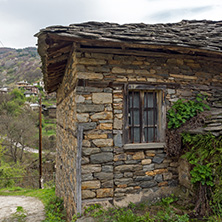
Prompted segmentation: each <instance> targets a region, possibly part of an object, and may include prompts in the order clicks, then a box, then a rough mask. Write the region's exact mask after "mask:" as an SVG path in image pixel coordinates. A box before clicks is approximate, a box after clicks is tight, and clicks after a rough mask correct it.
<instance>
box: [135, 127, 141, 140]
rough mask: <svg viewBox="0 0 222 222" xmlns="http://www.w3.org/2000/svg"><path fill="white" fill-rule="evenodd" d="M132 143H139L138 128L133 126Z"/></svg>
mask: <svg viewBox="0 0 222 222" xmlns="http://www.w3.org/2000/svg"><path fill="white" fill-rule="evenodd" d="M134 143H140V128H134Z"/></svg>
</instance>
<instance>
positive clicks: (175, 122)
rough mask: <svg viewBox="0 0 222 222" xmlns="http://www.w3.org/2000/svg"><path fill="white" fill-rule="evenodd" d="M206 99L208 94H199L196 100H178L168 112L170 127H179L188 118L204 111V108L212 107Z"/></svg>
mask: <svg viewBox="0 0 222 222" xmlns="http://www.w3.org/2000/svg"><path fill="white" fill-rule="evenodd" d="M204 101H206V96H204V95H201V94H198V95H197V97H196V100H188V101H186V100H185V99H179V100H177V101H176V102H175V103H174V104H173V106H172V107H171V109H170V110H169V111H168V113H167V119H168V128H169V129H176V128H179V127H181V125H182V124H184V123H186V121H187V120H189V119H191V118H192V117H194V116H196V115H197V114H198V113H199V112H203V111H204V108H207V109H209V108H210V107H209V106H208V105H207V104H206V103H204Z"/></svg>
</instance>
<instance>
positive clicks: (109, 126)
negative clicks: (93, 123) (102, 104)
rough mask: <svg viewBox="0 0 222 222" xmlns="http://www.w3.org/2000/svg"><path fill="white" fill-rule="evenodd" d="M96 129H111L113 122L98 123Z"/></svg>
mask: <svg viewBox="0 0 222 222" xmlns="http://www.w3.org/2000/svg"><path fill="white" fill-rule="evenodd" d="M97 129H101V130H112V129H113V124H112V123H100V124H99V126H98V127H97Z"/></svg>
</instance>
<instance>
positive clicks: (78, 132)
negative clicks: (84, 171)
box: [76, 126, 83, 215]
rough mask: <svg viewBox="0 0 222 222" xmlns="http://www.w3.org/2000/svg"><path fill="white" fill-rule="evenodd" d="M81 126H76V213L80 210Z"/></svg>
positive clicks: (79, 212)
mask: <svg viewBox="0 0 222 222" xmlns="http://www.w3.org/2000/svg"><path fill="white" fill-rule="evenodd" d="M82 140H83V127H82V126H78V128H77V154H76V209H77V214H80V215H81V211H82V189H81V183H82V180H81V159H82Z"/></svg>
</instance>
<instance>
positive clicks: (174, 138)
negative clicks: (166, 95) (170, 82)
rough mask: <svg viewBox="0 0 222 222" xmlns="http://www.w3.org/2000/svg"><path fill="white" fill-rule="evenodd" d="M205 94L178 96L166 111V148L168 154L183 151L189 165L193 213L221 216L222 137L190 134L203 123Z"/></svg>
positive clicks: (205, 105)
mask: <svg viewBox="0 0 222 222" xmlns="http://www.w3.org/2000/svg"><path fill="white" fill-rule="evenodd" d="M206 100H207V97H205V96H203V95H200V94H198V95H197V97H196V99H195V100H189V101H185V100H183V99H179V100H178V101H177V102H175V103H174V104H173V106H172V107H171V109H170V110H169V111H168V113H167V119H168V123H167V124H168V127H167V128H168V130H167V148H166V152H167V154H168V155H169V156H177V157H179V156H180V155H181V154H182V152H183V153H185V154H184V155H183V158H186V159H187V160H188V162H189V163H190V164H191V166H192V169H191V171H190V175H191V183H192V184H193V186H194V188H195V189H196V193H197V195H196V204H195V208H194V214H195V215H200V216H209V215H210V214H211V213H214V214H216V215H219V217H220V216H221V215H222V175H221V172H222V136H219V137H216V136H214V135H212V134H200V133H199V134H198V133H197V134H189V133H185V132H189V131H190V130H191V129H192V130H193V129H196V128H198V127H202V126H204V124H205V119H206V117H207V115H208V114H207V112H203V111H205V110H206V109H209V106H208V105H207V104H206Z"/></svg>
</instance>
